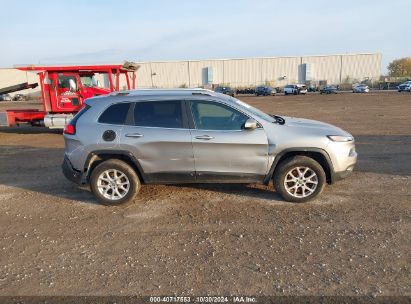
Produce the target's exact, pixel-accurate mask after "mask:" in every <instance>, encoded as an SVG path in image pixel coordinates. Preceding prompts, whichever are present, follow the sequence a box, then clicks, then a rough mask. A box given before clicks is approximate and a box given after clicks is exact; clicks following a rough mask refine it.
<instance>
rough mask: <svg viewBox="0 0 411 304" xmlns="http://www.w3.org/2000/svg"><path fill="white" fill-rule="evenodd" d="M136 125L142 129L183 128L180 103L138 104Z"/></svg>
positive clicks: (154, 102) (135, 117) (135, 114)
mask: <svg viewBox="0 0 411 304" xmlns="http://www.w3.org/2000/svg"><path fill="white" fill-rule="evenodd" d="M134 124H135V125H136V126H142V127H160V128H182V127H183V120H182V116H181V102H180V101H174V100H173V101H149V102H137V103H136V104H135V107H134Z"/></svg>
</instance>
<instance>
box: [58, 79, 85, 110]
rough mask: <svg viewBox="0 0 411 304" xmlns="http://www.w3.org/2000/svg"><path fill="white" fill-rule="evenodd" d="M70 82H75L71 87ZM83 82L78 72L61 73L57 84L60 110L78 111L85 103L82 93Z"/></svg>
mask: <svg viewBox="0 0 411 304" xmlns="http://www.w3.org/2000/svg"><path fill="white" fill-rule="evenodd" d="M70 83H72V84H75V87H74V88H73V87H71V86H70ZM80 89H81V82H80V77H79V76H78V74H75V73H59V74H58V84H57V104H58V107H59V108H60V110H63V111H65V112H76V111H78V110H79V109H80V108H81V107H82V105H83V98H82V96H81V94H80Z"/></svg>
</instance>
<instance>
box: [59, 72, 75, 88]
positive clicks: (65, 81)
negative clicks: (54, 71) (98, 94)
mask: <svg viewBox="0 0 411 304" xmlns="http://www.w3.org/2000/svg"><path fill="white" fill-rule="evenodd" d="M70 80H73V81H74V83H77V79H76V77H75V76H65V75H59V77H58V85H59V88H61V89H69V88H70Z"/></svg>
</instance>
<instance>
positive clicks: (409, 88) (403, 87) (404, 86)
mask: <svg viewBox="0 0 411 304" xmlns="http://www.w3.org/2000/svg"><path fill="white" fill-rule="evenodd" d="M398 92H411V81H406V82H404V83H401V84H400V85H399V86H398Z"/></svg>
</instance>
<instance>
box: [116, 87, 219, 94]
mask: <svg viewBox="0 0 411 304" xmlns="http://www.w3.org/2000/svg"><path fill="white" fill-rule="evenodd" d="M149 95H187V96H189V95H206V96H213V95H215V92H213V91H210V90H206V89H201V88H195V89H137V90H127V91H119V92H112V93H110V96H149Z"/></svg>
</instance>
